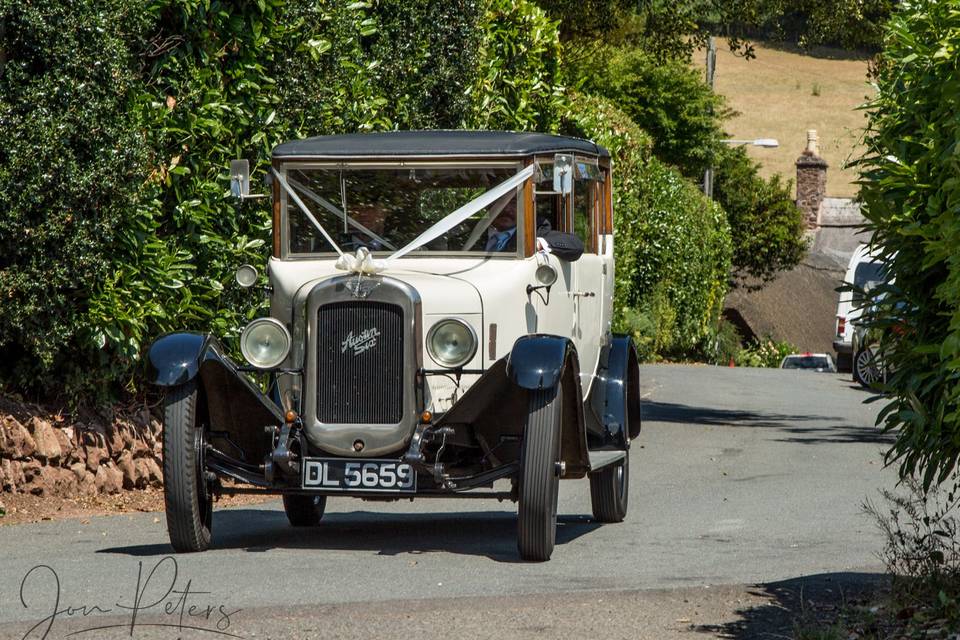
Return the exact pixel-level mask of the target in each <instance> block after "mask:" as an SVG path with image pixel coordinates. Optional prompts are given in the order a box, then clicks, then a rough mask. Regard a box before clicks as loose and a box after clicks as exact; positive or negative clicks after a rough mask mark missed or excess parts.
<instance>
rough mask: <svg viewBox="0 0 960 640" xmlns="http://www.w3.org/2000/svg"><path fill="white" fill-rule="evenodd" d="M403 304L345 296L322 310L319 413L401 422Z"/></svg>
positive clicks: (327, 418) (331, 418)
mask: <svg viewBox="0 0 960 640" xmlns="http://www.w3.org/2000/svg"><path fill="white" fill-rule="evenodd" d="M403 339H404V336H403V310H402V309H401V308H400V307H399V306H397V305H394V304H387V303H383V302H369V301H364V302H340V303H333V304H328V305H324V306H322V307H320V309H319V311H318V312H317V419H318V420H320V422H324V423H327V424H396V423H398V422H400V420H401V418H402V416H403Z"/></svg>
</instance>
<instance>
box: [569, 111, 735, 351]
mask: <svg viewBox="0 0 960 640" xmlns="http://www.w3.org/2000/svg"><path fill="white" fill-rule="evenodd" d="M567 131H568V132H569V133H573V134H578V133H579V134H580V135H583V136H586V137H590V138H592V139H593V140H595V141H596V142H598V143H599V144H602V145H604V146H606V147H607V148H608V149H609V150H610V152H611V153H612V154H613V156H614V158H615V161H614V190H613V195H614V203H613V206H614V218H615V220H614V222H615V229H616V237H615V252H616V290H615V301H614V305H615V308H616V310H617V316H618V317H617V323H618V326H619V327H620V328H621V329H622V330H626V331H630V332H631V333H634V334H635V337H636V339H637V342H638V345H639V346H640V347H641V350H643V351H644V352H645V354H646V355H647V356H648V357H652V356H653V355H657V354H658V355H667V354H671V353H674V354H678V353H690V352H692V351H696V350H699V349H700V348H702V346H703V343H704V341H706V340H707V339H708V338H710V337H711V336H713V335H714V333H715V332H716V327H717V321H718V319H719V315H720V311H721V308H722V305H723V298H724V296H725V295H726V291H727V278H728V274H729V271H730V256H731V242H730V227H729V225H728V223H727V219H726V215H725V214H724V212H723V209H721V208H720V206H719V205H717V204H716V203H715V202H712V201H710V200H708V199H707V198H705V197H704V196H703V194H702V193H700V191H699V190H698V189H697V188H696V186H695V185H694V184H693V183H691V182H690V181H689V180H686V179H685V178H684V177H683V176H681V175H680V173H679V172H677V171H676V170H675V169H672V168H670V167H668V166H667V165H665V164H664V163H663V162H661V161H660V160H658V159H657V158H656V157H655V156H652V155H651V153H650V148H651V140H650V137H649V136H648V135H647V134H646V133H644V132H643V131H642V130H641V129H640V128H639V127H637V125H636V124H634V123H633V121H632V120H631V119H630V118H629V117H628V116H627V115H626V114H625V113H624V112H622V111H620V110H618V109H617V108H616V107H615V106H614V105H612V104H611V103H610V102H608V101H607V100H604V99H602V98H597V97H590V96H574V97H573V98H572V100H571V107H570V110H569V111H568V114H567ZM641 326H642V327H644V328H642V329H641V328H639V327H641Z"/></svg>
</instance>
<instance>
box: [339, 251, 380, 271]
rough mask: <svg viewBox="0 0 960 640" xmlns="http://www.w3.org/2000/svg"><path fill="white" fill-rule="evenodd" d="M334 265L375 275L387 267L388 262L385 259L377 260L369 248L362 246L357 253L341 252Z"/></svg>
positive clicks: (341, 268) (342, 268)
mask: <svg viewBox="0 0 960 640" xmlns="http://www.w3.org/2000/svg"><path fill="white" fill-rule="evenodd" d="M334 266H336V268H337V269H340V270H341V271H349V272H351V273H365V274H367V275H373V274H375V273H380V272H381V271H383V270H384V269H386V268H387V263H386V261H385V260H375V259H374V257H373V256H372V255H370V250H369V249H367V248H366V247H360V248H359V249H357V253H356V255H351V254H349V253H341V254H340V257H339V258H337V262H336V264H335V265H334Z"/></svg>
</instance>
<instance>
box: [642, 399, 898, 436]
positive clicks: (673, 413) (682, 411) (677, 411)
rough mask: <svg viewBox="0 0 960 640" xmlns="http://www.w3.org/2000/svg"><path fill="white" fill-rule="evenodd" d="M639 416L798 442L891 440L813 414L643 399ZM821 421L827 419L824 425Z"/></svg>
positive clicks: (874, 430) (867, 429)
mask: <svg viewBox="0 0 960 640" xmlns="http://www.w3.org/2000/svg"><path fill="white" fill-rule="evenodd" d="M643 419H644V420H645V421H650V422H673V423H680V424H692V425H707V426H722V427H756V428H765V429H774V430H777V431H779V432H781V433H783V434H785V435H784V437H780V438H776V440H778V441H780V442H796V443H798V444H824V443H831V444H843V443H866V444H883V445H888V444H892V443H893V441H894V437H893V436H892V435H890V434H885V433H883V432H881V431H880V429H878V428H877V427H874V426H866V427H865V426H860V425H853V424H849V423H845V422H844V418H840V417H837V416H820V415H815V414H799V415H787V414H782V413H767V412H755V411H739V410H734V409H716V408H713V407H694V406H690V405H685V404H674V403H670V402H655V401H646V402H644V403H643ZM823 423H827V426H824V425H823ZM831 423H833V424H831Z"/></svg>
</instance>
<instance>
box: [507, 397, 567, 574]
mask: <svg viewBox="0 0 960 640" xmlns="http://www.w3.org/2000/svg"><path fill="white" fill-rule="evenodd" d="M561 407H562V402H561V392H560V385H559V384H558V385H557V386H556V387H555V388H553V389H541V390H537V391H531V392H530V393H529V400H528V408H527V425H526V429H525V431H524V434H523V446H522V448H521V453H520V459H521V465H522V467H521V470H520V487H519V492H520V507H519V513H518V517H517V547H518V548H519V550H520V557H521V558H523V559H524V560H532V561H538V562H543V561H545V560H549V559H550V555H551V554H552V553H553V546H554V543H555V542H556V535H557V495H558V492H559V490H560V474H559V471H558V463H559V460H560V416H561Z"/></svg>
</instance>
